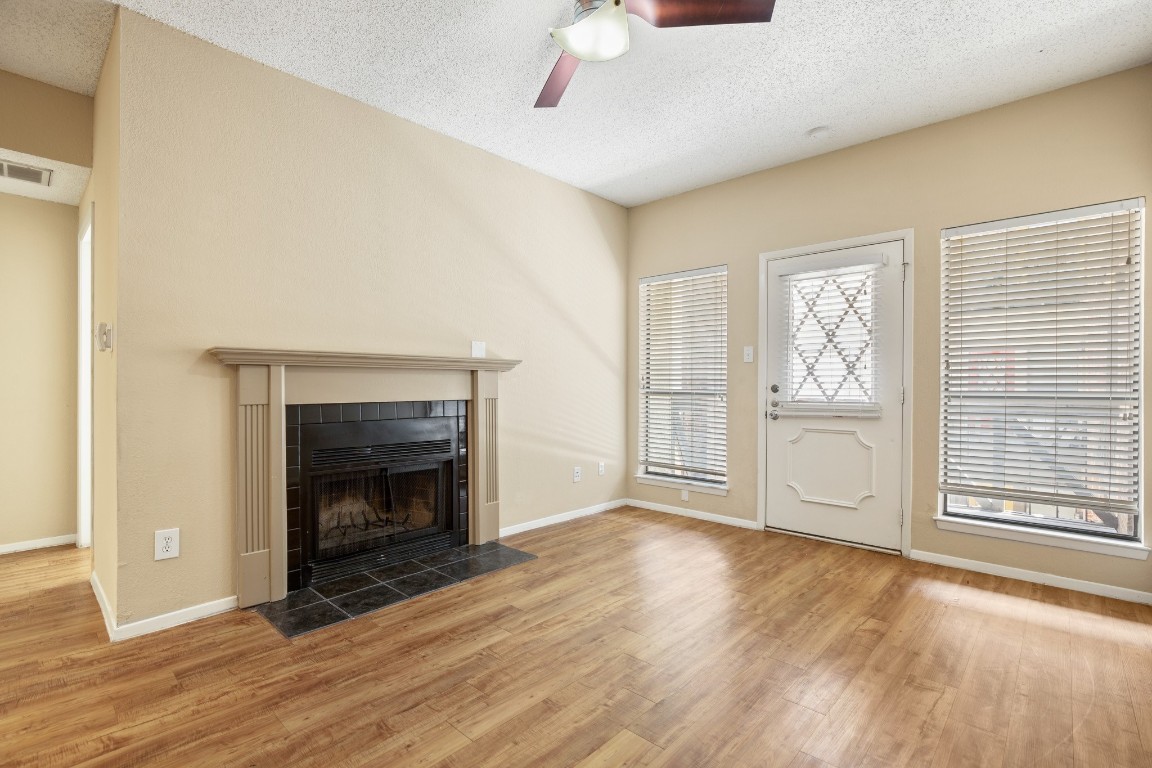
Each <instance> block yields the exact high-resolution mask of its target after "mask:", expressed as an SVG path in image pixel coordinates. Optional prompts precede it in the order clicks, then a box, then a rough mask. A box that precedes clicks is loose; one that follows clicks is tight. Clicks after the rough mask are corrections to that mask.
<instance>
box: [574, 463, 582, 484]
mask: <svg viewBox="0 0 1152 768" xmlns="http://www.w3.org/2000/svg"><path fill="white" fill-rule="evenodd" d="M583 479H584V470H582V469H580V467H572V482H574V483H578V482H580V481H581V480H583Z"/></svg>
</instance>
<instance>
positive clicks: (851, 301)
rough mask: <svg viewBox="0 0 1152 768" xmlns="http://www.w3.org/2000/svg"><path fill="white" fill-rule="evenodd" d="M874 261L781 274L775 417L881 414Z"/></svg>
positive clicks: (871, 415)
mask: <svg viewBox="0 0 1152 768" xmlns="http://www.w3.org/2000/svg"><path fill="white" fill-rule="evenodd" d="M879 266H881V263H880V262H877V263H873V264H859V265H855V266H851V267H844V268H840V269H824V270H819V271H813V272H801V273H797V274H792V275H782V276H781V278H780V282H781V286H780V290H781V291H782V292H783V301H781V302H780V303H779V304H780V306H781V307H782V308H783V310H784V312H785V313H786V314H787V318H786V321H785V325H784V327H785V328H787V329H788V339H787V342H786V343H785V344H784V357H785V359H784V360H783V361H782V365H781V368H780V370H781V371H782V374H783V378H784V387H783V391H782V392H781V393H780V396H779V397H778V398H777V400H778V401H779V406H778V409H779V412H780V414H781V415H782V416H789V415H795V416H822V415H823V416H859V417H876V416H879V415H880V406H879V403H878V402H877V396H876V386H877V371H876V307H877V296H876V288H877V286H876V270H877V269H878V267H879Z"/></svg>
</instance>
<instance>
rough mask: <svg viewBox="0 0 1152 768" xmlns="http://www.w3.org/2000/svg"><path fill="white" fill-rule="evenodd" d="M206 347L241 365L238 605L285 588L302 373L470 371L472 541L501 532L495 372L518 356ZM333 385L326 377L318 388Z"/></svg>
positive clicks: (280, 594) (269, 596)
mask: <svg viewBox="0 0 1152 768" xmlns="http://www.w3.org/2000/svg"><path fill="white" fill-rule="evenodd" d="M208 352H209V354H211V355H212V356H213V357H215V358H216V359H217V360H219V361H220V363H221V364H223V365H228V366H235V367H236V393H237V399H236V404H237V406H238V409H237V418H236V446H237V451H236V459H237V467H236V511H235V516H236V553H237V557H238V562H237V568H236V593H237V598H238V600H239V603H240V606H241V607H245V606H249V605H256V604H258V603H264V602H268V601H270V600H280V599H281V598H283V597H284V596H285V594H286V593H287V573H288V564H287V552H288V544H287V528H286V518H285V508H286V498H285V483H284V474H285V450H286V444H285V434H284V429H285V424H284V407H285V404H286V402H285V384H286V382H289V381H299V380H300V379H299V377H302V376H305V375H308V376H310V377H313V379H311V380H310V381H311V384H310V390H311V391H314V388H315V386H316V382H315V381H314V377H315V374H316V373H319V372H321V371H330V373H327V372H325V373H323V374H322V378H323V379H324V381H328V379H329V378H331V380H332V382H334V383H336V382H339V381H340V379H341V377H344V378H347V377H348V376H350V375H352V373H353V369H358V370H363V369H366V368H367V369H378V370H380V371H381V372H382V373H386V372H387V371H388V370H395V371H401V370H406V371H423V372H425V373H428V374H430V375H434V376H435V375H436V374H437V372H443V373H448V374H452V375H457V376H458V375H460V374H461V372H465V373H470V374H471V379H472V386H471V397H470V403H471V405H470V407H469V411H468V412H469V423H468V442H469V447H468V455H469V462H468V473H469V483H468V488H469V504H468V513H469V526H468V531H469V537H470V541H471V543H473V544H481V543H484V542H486V541H491V540H493V539H495V538H497V537H498V536H499V534H500V482H499V460H498V459H499V452H498V441H497V413H498V411H497V405H498V402H499V401H498V397H497V391H498V387H497V378H498V374H500V373H502V372H506V371H510V370H512V369H513V368H515V367H516V366H517V365H519V364H520V361H519V360H502V359H499V358H490V357H431V356H422V355H387V354H373V353H366V352H315V351H308V350H285V349H245V348H235V347H213V348H212V349H210V350H208ZM309 371H311V372H312V373H308V372H309ZM293 377H296V378H293ZM328 386H329V385H327V384H322V385H321V390H326V389H327V388H328ZM413 399H420V398H413ZM427 399H429V400H438V399H443V398H441V397H429V398H427ZM319 402H339V400H338V399H337V398H335V397H333V398H331V399H328V398H326V399H324V400H321V401H319Z"/></svg>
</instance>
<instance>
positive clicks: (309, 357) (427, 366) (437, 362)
mask: <svg viewBox="0 0 1152 768" xmlns="http://www.w3.org/2000/svg"><path fill="white" fill-rule="evenodd" d="M208 353H209V354H211V355H212V356H213V357H215V358H216V359H217V360H219V361H220V362H221V363H223V364H224V365H306V366H312V367H318V366H335V367H338V368H408V369H419V370H439V371H497V372H504V371H510V370H512V369H513V368H515V367H516V366H517V365H519V364H520V361H519V360H502V359H499V358H492V357H428V356H426V355H378V354H373V353H369V352H310V351H305V350H299V349H244V348H238V347H213V348H212V349H210V350H208Z"/></svg>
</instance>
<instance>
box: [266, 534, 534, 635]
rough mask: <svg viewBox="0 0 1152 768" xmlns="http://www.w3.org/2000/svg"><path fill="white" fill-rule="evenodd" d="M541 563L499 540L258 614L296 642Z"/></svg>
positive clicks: (302, 592) (338, 584) (357, 578)
mask: <svg viewBox="0 0 1152 768" xmlns="http://www.w3.org/2000/svg"><path fill="white" fill-rule="evenodd" d="M535 559H536V555H533V554H531V553H528V552H521V551H520V550H518V549H513V548H512V547H506V546H504V545H503V544H501V543H500V542H497V541H490V542H488V543H487V544H466V545H464V546H462V547H454V548H452V549H448V550H445V551H443V552H437V553H436V554H435V555H429V556H426V557H421V558H418V559H416V560H405V561H404V562H401V563H396V564H394V565H388V566H385V567H383V568H377V569H374V570H371V571H366V572H364V573H354V574H352V575H351V576H344V577H343V578H339V579H335V580H333V581H327V582H324V583H321V584H313V585H312V586H311V587H306V588H304V589H299V590H296V591H295V592H289V593H288V596H287V597H286V598H284V599H283V600H279V601H277V602H275V603H265V604H264V605H259V606H256V607H255V608H254V609H253V610H254V611H256V612H257V613H259V614H260V615H261V616H263V617H264V618H266V619H268V621H269V622H270V623H271V624H272V626H274V627H276V629H278V630H280V633H281V634H282V635H284V636H285V637H289V638H290V637H296V636H297V635H302V634H304V633H305V632H312V631H314V630H317V629H323V628H324V627H327V626H331V625H332V624H338V623H339V622H341V621H347V620H349V619H351V618H354V617H356V616H362V615H364V614H366V613H371V612H372V611H376V610H379V609H381V608H384V607H386V606H389V605H394V604H396V603H400V602H403V601H405V600H409V599H411V598H413V597H416V596H418V595H423V594H427V593H428V592H434V591H436V590H438V589H443V588H445V587H450V586H452V585H453V584H459V583H460V582H462V581H467V580H468V579H471V578H475V577H476V576H482V575H483V574H485V573H491V572H492V571H498V570H501V569H503V568H507V567H509V566H512V565H517V564H518V563H524V562H527V561H529V560H535Z"/></svg>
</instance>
